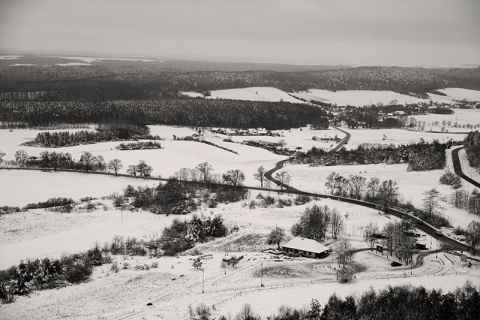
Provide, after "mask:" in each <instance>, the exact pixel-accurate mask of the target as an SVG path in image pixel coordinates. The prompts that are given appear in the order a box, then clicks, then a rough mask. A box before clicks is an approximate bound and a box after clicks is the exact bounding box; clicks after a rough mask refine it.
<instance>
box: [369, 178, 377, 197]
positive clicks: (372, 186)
mask: <svg viewBox="0 0 480 320" xmlns="http://www.w3.org/2000/svg"><path fill="white" fill-rule="evenodd" d="M367 190H368V191H367V192H368V195H369V196H370V197H371V198H372V199H374V198H375V197H377V194H378V192H379V190H380V179H378V178H377V177H374V178H371V179H370V180H369V181H368V184H367Z"/></svg>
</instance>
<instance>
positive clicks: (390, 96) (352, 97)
mask: <svg viewBox="0 0 480 320" xmlns="http://www.w3.org/2000/svg"><path fill="white" fill-rule="evenodd" d="M293 95H294V96H297V97H299V98H302V99H305V100H307V101H309V100H315V101H320V102H325V103H331V104H336V105H338V106H346V105H350V106H358V107H361V106H366V105H372V104H375V105H376V104H377V103H383V104H389V103H390V102H391V101H393V100H397V103H399V104H407V103H408V104H410V103H418V102H428V101H429V100H428V99H419V98H416V97H411V96H407V95H403V94H400V93H396V92H393V91H373V90H340V91H335V92H334V91H328V90H322V89H310V90H308V91H302V92H296V93H294V94H293Z"/></svg>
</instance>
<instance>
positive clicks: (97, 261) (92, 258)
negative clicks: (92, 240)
mask: <svg viewBox="0 0 480 320" xmlns="http://www.w3.org/2000/svg"><path fill="white" fill-rule="evenodd" d="M86 258H87V260H88V262H90V264H92V265H93V266H101V265H102V263H103V257H102V251H101V250H100V246H99V245H98V244H95V247H94V248H93V249H90V250H88V251H87V254H86Z"/></svg>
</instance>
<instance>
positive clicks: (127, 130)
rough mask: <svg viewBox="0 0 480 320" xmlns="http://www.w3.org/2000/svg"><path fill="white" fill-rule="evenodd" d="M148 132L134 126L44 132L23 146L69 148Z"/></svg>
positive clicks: (136, 136)
mask: <svg viewBox="0 0 480 320" xmlns="http://www.w3.org/2000/svg"><path fill="white" fill-rule="evenodd" d="M148 132H149V129H148V128H147V127H146V126H133V125H130V126H124V127H112V128H105V129H101V130H97V131H87V130H81V131H76V132H69V131H61V132H55V131H53V132H49V131H44V132H40V133H38V134H37V136H36V137H35V139H34V140H32V141H28V142H25V143H24V144H23V145H26V146H35V147H43V148H52V147H69V146H76V145H80V144H90V143H98V142H105V141H118V140H129V139H132V138H138V137H145V136H146V134H147V133H148Z"/></svg>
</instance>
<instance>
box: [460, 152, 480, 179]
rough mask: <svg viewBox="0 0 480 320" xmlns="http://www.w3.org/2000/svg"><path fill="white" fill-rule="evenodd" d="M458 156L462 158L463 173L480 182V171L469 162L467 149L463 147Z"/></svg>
mask: <svg viewBox="0 0 480 320" xmlns="http://www.w3.org/2000/svg"><path fill="white" fill-rule="evenodd" d="M458 158H459V159H460V163H461V166H462V171H463V173H464V174H465V175H466V176H467V177H470V178H471V179H473V180H475V181H478V182H480V172H478V171H477V170H475V169H474V168H472V167H471V166H470V164H469V163H468V160H467V154H466V152H465V149H462V150H460V151H459V152H458Z"/></svg>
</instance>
